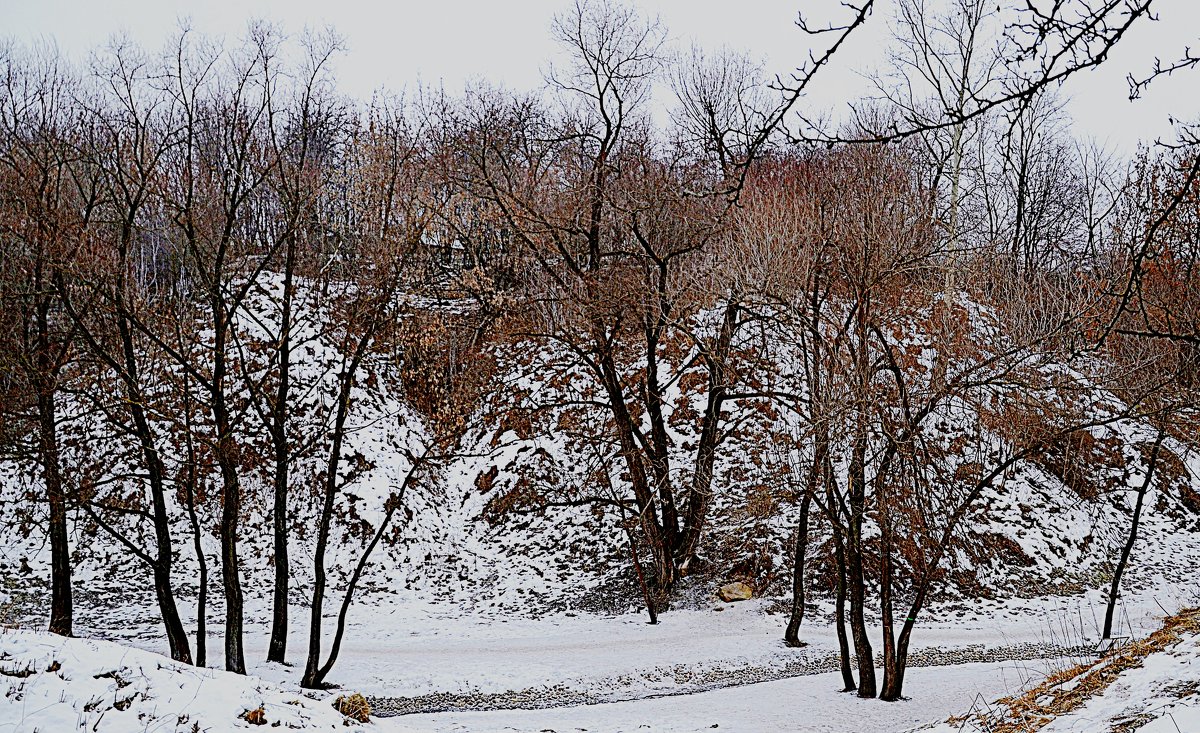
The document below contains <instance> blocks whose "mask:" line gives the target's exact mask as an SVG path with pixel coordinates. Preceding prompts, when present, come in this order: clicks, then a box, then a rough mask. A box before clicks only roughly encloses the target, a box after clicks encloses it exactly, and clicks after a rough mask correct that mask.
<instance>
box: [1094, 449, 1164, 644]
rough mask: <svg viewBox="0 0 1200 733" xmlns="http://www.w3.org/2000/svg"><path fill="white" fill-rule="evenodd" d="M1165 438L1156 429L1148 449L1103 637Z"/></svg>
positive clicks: (1106, 636) (1106, 611)
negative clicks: (1156, 435) (1148, 457)
mask: <svg viewBox="0 0 1200 733" xmlns="http://www.w3.org/2000/svg"><path fill="white" fill-rule="evenodd" d="M1164 438H1166V433H1165V432H1164V431H1163V430H1161V429H1160V430H1159V431H1158V437H1156V438H1155V439H1154V446H1153V447H1152V448H1151V449H1150V461H1149V465H1147V466H1146V480H1145V481H1143V482H1142V488H1141V490H1139V491H1138V494H1137V502H1136V503H1135V504H1134V507H1133V521H1132V523H1131V524H1130V525H1129V536H1128V537H1126V538H1125V546H1124V547H1122V548H1121V557H1120V559H1118V560H1117V567H1116V569H1115V570H1114V571H1113V578H1112V585H1111V586H1110V587H1109V590H1108V605H1107V607H1106V608H1105V609H1104V632H1103V634H1102V636H1101V638H1103V639H1111V638H1112V627H1113V614H1114V613H1115V612H1116V610H1117V598H1118V597H1119V593H1120V590H1121V576H1123V575H1124V574H1125V568H1126V566H1127V565H1128V564H1129V556H1130V554H1131V553H1132V552H1133V544H1134V543H1135V542H1136V541H1137V533H1138V525H1139V524H1140V523H1141V520H1142V505H1143V504H1144V503H1145V500H1146V493H1147V492H1148V491H1149V490H1150V486H1151V483H1152V482H1153V481H1154V470H1155V468H1156V467H1157V466H1158V454H1159V452H1160V451H1161V450H1162V444H1163V439H1164Z"/></svg>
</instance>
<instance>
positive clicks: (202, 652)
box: [183, 371, 208, 667]
mask: <svg viewBox="0 0 1200 733" xmlns="http://www.w3.org/2000/svg"><path fill="white" fill-rule="evenodd" d="M191 389H192V387H191V379H190V378H189V377H188V376H187V373H186V371H185V373H184V383H183V390H184V407H183V411H184V412H183V420H184V427H183V429H184V441H185V444H186V447H187V459H186V460H187V468H186V471H187V475H186V476H185V479H184V498H185V499H186V501H187V511H188V522H189V523H190V524H191V527H192V547H193V548H194V549H195V551H196V564H197V565H198V566H199V569H200V580H199V583H200V585H199V588H197V590H196V666H197V667H203V666H205V665H206V664H208V630H207V624H208V619H207V614H208V560H207V559H206V558H205V557H204V546H203V544H202V542H201V532H200V517H199V515H198V514H197V512H196V481H197V476H196V442H195V438H194V437H193V435H192V391H191Z"/></svg>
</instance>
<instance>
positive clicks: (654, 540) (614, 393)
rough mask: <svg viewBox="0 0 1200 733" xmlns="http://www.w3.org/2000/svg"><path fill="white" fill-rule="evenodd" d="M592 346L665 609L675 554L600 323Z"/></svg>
mask: <svg viewBox="0 0 1200 733" xmlns="http://www.w3.org/2000/svg"><path fill="white" fill-rule="evenodd" d="M592 343H593V346H594V348H595V350H596V352H597V359H596V367H597V371H598V376H599V377H600V379H601V381H602V382H603V384H604V390H605V393H606V396H607V397H608V402H609V410H610V412H611V413H612V416H613V422H614V424H615V427H616V430H617V439H618V443H619V445H620V453H621V458H622V460H623V462H624V465H625V469H626V471H628V473H629V482H630V484H631V486H632V488H633V494H634V499H635V500H636V501H637V505H638V514H639V516H640V523H641V525H642V531H643V533H644V534H645V536H646V543H647V544H648V545H649V546H650V552H651V554H652V555H653V557H654V572H655V591H656V594H657V596H658V598H657V604H656V605H657V606H658V607H659V608H660V609H661V608H664V607H665V604H666V602H667V599H668V597H669V594H670V592H671V589H672V587H674V585H675V580H676V578H677V577H678V574H677V570H676V567H675V553H674V552H673V551H672V548H671V547H669V546H668V545H667V543H666V540H665V538H664V536H663V530H662V525H661V524H660V523H659V519H658V512H657V511H656V507H655V501H654V492H653V491H652V490H651V488H650V484H649V477H648V476H647V474H646V468H645V465H644V464H643V461H642V452H641V451H640V450H639V449H638V442H637V437H636V427H635V425H634V423H633V418H632V416H631V415H630V414H629V407H628V405H627V404H626V401H625V391H624V389H622V387H621V377H620V374H619V373H618V371H617V366H616V363H615V362H614V361H613V357H612V351H611V345H610V344H609V342H608V338H607V336H606V332H605V329H604V327H603V325H602V324H600V323H593V324H592Z"/></svg>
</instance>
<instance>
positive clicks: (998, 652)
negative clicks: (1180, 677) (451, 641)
mask: <svg viewBox="0 0 1200 733" xmlns="http://www.w3.org/2000/svg"><path fill="white" fill-rule="evenodd" d="M1089 654H1091V649H1090V647H1079V646H1061V645H1055V644H1042V643H1033V642H1026V643H1022V644H1011V645H1007V646H997V647H985V646H983V645H975V646H965V647H951V648H942V647H926V648H922V649H917V650H913V651H911V652H909V655H908V666H909V667H945V666H952V665H957V664H974V663H980V662H993V663H994V662H1009V661H1032V660H1038V659H1061V658H1064V657H1082V656H1087V655H1089ZM876 665H877V666H879V665H882V657H877V658H876ZM838 669H839V658H838V654H837V652H824V653H819V654H816V653H806V652H800V653H799V654H797V655H796V656H794V657H792V658H790V659H788V660H787V661H786V662H784V663H783V664H780V665H778V666H769V667H766V666H743V667H736V668H713V669H702V670H694V669H691V668H689V667H687V666H685V665H675V666H671V667H659V668H655V669H652V670H647V671H645V672H641V673H638V674H636V675H633V674H630V675H621V676H619V677H615V678H609V679H604V680H600V681H598V682H597V683H596V684H595V686H594V688H593V689H576V688H572V687H568V686H566V685H554V686H550V687H547V686H542V687H531V688H527V689H524V690H507V691H505V692H490V693H485V692H434V693H430V694H428V695H418V696H415V697H371V698H368V699H369V700H370V703H371V709H372V710H373V711H374V714H375V715H378V716H380V717H389V716H396V715H413V714H417V713H444V712H465V711H486V710H539V709H544V708H557V707H571V706H576V705H598V704H601V703H610V702H623V701H627V700H641V699H649V698H656V697H670V696H673V695H691V694H694V693H697V692H705V691H708V690H716V689H720V688H725V687H737V686H741V685H752V684H757V683H759V682H771V681H774V680H781V679H787V678H789V677H802V676H805V675H814V674H821V673H824V672H836V671H837V670H838ZM646 682H650V683H658V684H664V683H665V684H672V685H673V686H672V687H671V688H670V689H667V690H654V689H651V690H646V689H644V688H643V687H640V686H638V687H635V683H643V684H644V683H646Z"/></svg>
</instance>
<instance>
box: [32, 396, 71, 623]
mask: <svg viewBox="0 0 1200 733" xmlns="http://www.w3.org/2000/svg"><path fill="white" fill-rule="evenodd" d="M52 390H53V387H48V386H47V385H43V387H42V389H40V390H39V394H38V413H39V414H38V417H39V421H38V422H39V430H38V433H39V435H38V443H39V446H38V447H39V453H40V454H41V463H42V477H43V479H44V480H45V484H46V499H47V501H48V502H49V505H50V526H49V534H50V632H51V633H54V634H61V635H63V636H70V635H71V633H72V626H73V619H74V609H73V604H72V599H71V548H70V547H69V545H68V542H67V497H66V492H65V491H64V489H63V481H62V466H61V464H60V458H59V451H58V429H57V422H56V420H55V404H54V403H55V400H54V393H53V391H52Z"/></svg>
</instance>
